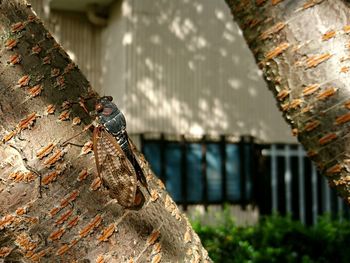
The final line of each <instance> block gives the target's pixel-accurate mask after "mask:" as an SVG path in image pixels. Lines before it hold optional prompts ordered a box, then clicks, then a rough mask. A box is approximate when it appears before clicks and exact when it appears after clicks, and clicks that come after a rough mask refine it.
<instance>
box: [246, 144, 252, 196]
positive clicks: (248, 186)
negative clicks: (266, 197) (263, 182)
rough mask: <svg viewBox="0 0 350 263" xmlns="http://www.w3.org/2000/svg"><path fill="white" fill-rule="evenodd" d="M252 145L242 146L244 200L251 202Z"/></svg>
mask: <svg viewBox="0 0 350 263" xmlns="http://www.w3.org/2000/svg"><path fill="white" fill-rule="evenodd" d="M252 164H253V160H252V145H251V144H246V145H244V166H245V172H246V174H245V179H246V181H245V191H246V192H245V193H246V199H247V200H251V199H252V178H253V176H252V173H253V169H252Z"/></svg>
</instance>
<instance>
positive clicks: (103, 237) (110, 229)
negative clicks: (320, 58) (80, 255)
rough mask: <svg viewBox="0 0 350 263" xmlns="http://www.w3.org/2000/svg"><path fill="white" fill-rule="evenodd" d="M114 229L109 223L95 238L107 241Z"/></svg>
mask: <svg viewBox="0 0 350 263" xmlns="http://www.w3.org/2000/svg"><path fill="white" fill-rule="evenodd" d="M114 231H115V225H114V224H110V225H109V226H108V227H106V228H105V229H103V231H102V234H101V235H100V236H99V237H98V238H97V240H98V241H100V242H102V241H108V239H109V238H110V237H111V236H112V235H113V233H114Z"/></svg>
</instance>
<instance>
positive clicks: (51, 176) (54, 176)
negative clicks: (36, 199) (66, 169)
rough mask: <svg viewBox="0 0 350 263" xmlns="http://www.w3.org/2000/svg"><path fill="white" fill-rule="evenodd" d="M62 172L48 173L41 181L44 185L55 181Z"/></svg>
mask: <svg viewBox="0 0 350 263" xmlns="http://www.w3.org/2000/svg"><path fill="white" fill-rule="evenodd" d="M59 174H60V171H53V172H51V173H49V174H48V175H46V176H45V177H44V178H43V179H42V180H41V183H42V184H43V185H48V184H50V183H52V182H54V181H56V179H57V177H58V175H59Z"/></svg>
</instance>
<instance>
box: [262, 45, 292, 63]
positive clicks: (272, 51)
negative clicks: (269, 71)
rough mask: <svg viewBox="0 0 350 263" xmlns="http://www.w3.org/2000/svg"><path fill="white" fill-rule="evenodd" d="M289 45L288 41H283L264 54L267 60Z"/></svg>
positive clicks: (280, 52)
mask: <svg viewBox="0 0 350 263" xmlns="http://www.w3.org/2000/svg"><path fill="white" fill-rule="evenodd" d="M288 47H289V43H287V42H284V43H282V44H280V45H278V46H277V47H275V48H274V49H272V50H270V51H269V52H267V53H266V54H265V58H266V59H267V60H269V59H273V58H275V57H277V56H278V55H280V54H282V53H283V52H284V51H285V50H286V49H287V48H288Z"/></svg>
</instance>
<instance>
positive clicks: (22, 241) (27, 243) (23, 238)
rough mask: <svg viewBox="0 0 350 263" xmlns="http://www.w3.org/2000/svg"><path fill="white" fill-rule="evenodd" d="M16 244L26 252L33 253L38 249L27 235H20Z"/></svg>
mask: <svg viewBox="0 0 350 263" xmlns="http://www.w3.org/2000/svg"><path fill="white" fill-rule="evenodd" d="M15 242H16V243H17V245H18V246H19V247H20V248H21V249H23V250H24V251H31V250H33V249H35V248H36V247H37V244H36V243H35V242H33V241H31V240H30V237H29V236H28V234H27V233H22V234H20V235H18V236H17V238H16V240H15Z"/></svg>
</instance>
